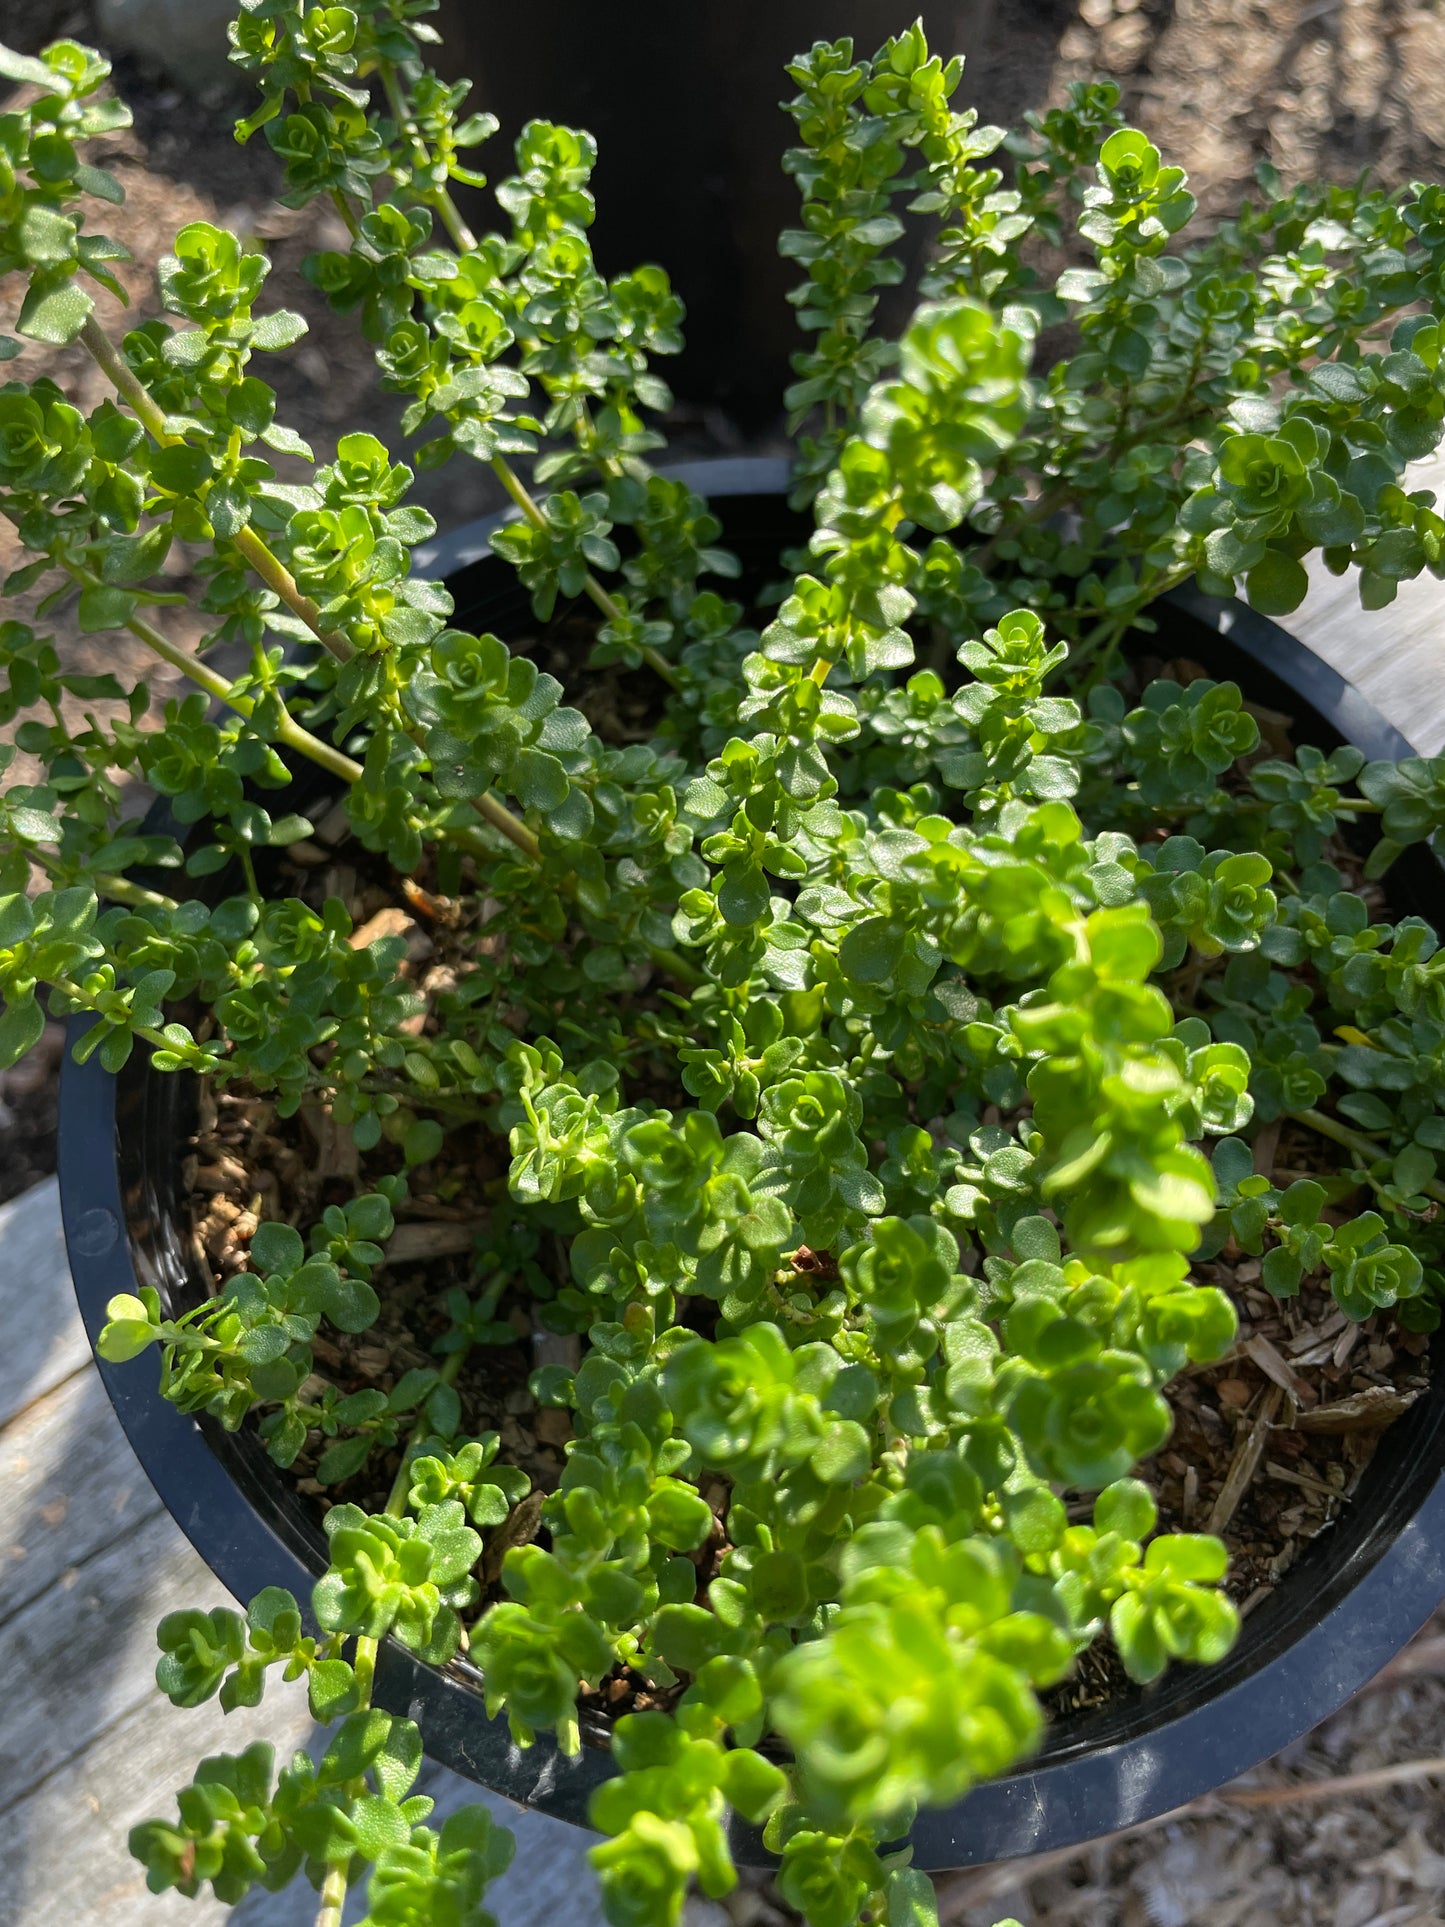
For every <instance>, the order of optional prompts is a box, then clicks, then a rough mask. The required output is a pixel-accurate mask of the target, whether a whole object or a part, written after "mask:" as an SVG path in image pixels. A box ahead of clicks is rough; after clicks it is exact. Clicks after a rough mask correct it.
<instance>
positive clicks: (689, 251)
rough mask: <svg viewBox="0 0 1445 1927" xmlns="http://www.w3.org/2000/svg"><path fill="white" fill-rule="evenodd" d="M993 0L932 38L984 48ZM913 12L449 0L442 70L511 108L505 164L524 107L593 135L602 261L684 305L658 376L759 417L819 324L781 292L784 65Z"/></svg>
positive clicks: (913, 255)
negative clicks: (653, 270) (803, 324)
mask: <svg viewBox="0 0 1445 1927" xmlns="http://www.w3.org/2000/svg"><path fill="white" fill-rule="evenodd" d="M991 5H992V0H936V4H933V5H930V6H925V7H924V8H923V9H922V12H923V16H924V25H925V27H926V28H927V30H928V35H929V43H930V45H931V46H932V48H933V50H934V51H935V52H936V53H939V54H941V55H942V56H943V57H944V58H945V59H947V58H949V57H951V56H952V55H954V54H958V53H961V54H975V53H976V52H977V51H978V49H979V47H980V45H981V43H982V40H983V36H984V30H985V22H986V18H987V15H988V13H989V11H990V10H991ZM919 11H920V9H919V4H918V0H827V4H824V0H790V4H789V5H787V6H778V5H776V4H773V0H732V4H730V5H726V6H697V5H694V6H679V5H678V4H677V0H592V3H591V4H590V5H587V6H579V5H577V4H576V0H529V4H528V5H527V6H525V7H517V8H506V7H485V8H483V7H480V6H478V5H477V4H476V0H442V5H441V11H440V13H439V15H438V17H437V25H438V29H439V31H440V33H441V35H442V45H441V47H440V49H439V50H438V56H437V57H438V59H439V60H440V61H441V62H442V64H443V66H444V67H445V69H446V72H447V74H448V75H449V76H452V75H459V74H465V75H466V76H467V77H468V78H470V79H471V80H472V81H474V82H475V83H476V94H475V97H474V98H475V101H476V104H477V105H478V106H480V107H484V108H486V109H487V110H488V111H489V112H491V113H494V114H496V115H497V117H498V119H499V120H500V121H501V123H502V129H501V136H500V139H499V140H498V141H497V143H496V144H495V145H494V146H493V147H492V148H491V149H488V150H484V157H483V158H484V165H485V166H486V169H487V172H488V174H489V175H491V176H492V177H493V178H494V179H495V178H500V176H501V175H502V174H504V173H506V172H507V171H509V164H508V165H506V166H504V165H503V161H502V155H503V154H504V153H506V154H507V155H508V163H509V151H510V146H511V143H512V141H513V140H514V139H515V137H516V135H517V134H518V133H519V132H520V131H521V129H522V127H523V126H524V125H525V124H526V122H527V121H529V120H533V119H538V120H551V121H561V122H563V123H565V124H566V125H567V126H569V127H581V128H586V130H587V131H588V132H589V133H590V134H592V135H593V136H594V137H595V139H596V141H597V146H598V158H597V171H596V175H595V177H594V180H593V188H594V190H595V193H596V197H597V225H596V229H595V233H594V240H595V244H596V248H597V257H598V261H599V264H600V265H601V267H602V269H603V271H604V272H605V273H607V274H618V273H621V272H623V271H624V270H627V269H630V268H633V267H636V266H638V265H639V264H640V263H642V262H644V261H657V262H660V264H661V265H662V266H663V267H664V268H666V269H667V271H668V274H669V276H670V277H671V279H672V282H673V285H674V287H675V288H676V289H677V291H678V293H679V294H680V295H681V296H682V298H683V300H684V301H685V302H686V303H687V310H688V314H687V322H686V336H687V347H686V350H685V352H684V353H683V355H682V357H681V358H680V360H678V361H667V362H662V363H659V365H658V372H659V374H661V375H663V376H664V377H665V378H666V379H667V380H668V381H669V382H670V383H671V384H672V386H673V387H674V388H675V390H676V391H677V394H678V396H679V399H681V400H683V401H686V402H691V403H695V404H701V405H703V406H704V407H715V408H720V409H722V410H723V411H724V412H725V413H726V414H728V415H729V416H731V417H732V418H733V419H734V420H735V421H736V422H738V423H739V424H740V425H741V426H742V427H744V428H746V429H749V430H752V429H757V428H761V427H763V426H765V425H766V424H767V423H769V422H770V421H771V420H772V418H773V416H774V414H775V413H776V410H777V406H778V397H779V396H780V395H781V394H782V392H783V390H784V388H785V387H786V385H787V383H788V381H789V380H790V379H791V377H790V375H789V357H790V356H791V355H793V354H795V353H796V352H797V351H798V350H799V349H801V348H804V347H806V346H808V345H809V341H810V339H811V338H810V337H808V336H805V335H803V334H801V333H800V332H799V329H798V324H797V317H796V314H795V312H794V310H793V309H792V307H790V306H789V304H788V301H787V299H786V296H787V291H788V290H789V288H792V287H794V286H796V285H797V283H798V282H799V281H801V280H802V279H803V273H802V270H801V269H800V267H799V265H798V263H797V262H795V261H785V260H783V259H781V258H780V257H779V254H778V236H779V234H780V233H781V231H782V230H783V229H784V228H788V227H797V226H798V224H799V197H798V187H797V183H796V182H795V181H794V180H793V178H792V177H791V175H787V174H784V172H783V169H782V160H783V151H784V149H785V148H786V147H789V146H791V145H793V143H794V142H795V141H796V138H797V132H796V129H795V127H794V125H793V122H792V121H791V119H789V117H788V116H787V115H786V114H784V113H783V111H782V109H781V107H780V105H779V103H780V102H781V101H782V100H783V99H785V98H790V97H791V96H792V95H793V94H795V93H796V92H797V87H796V86H795V84H794V83H793V82H792V81H791V80H790V79H789V78H788V75H787V73H786V71H785V68H786V65H787V63H788V61H790V60H792V59H793V58H795V57H796V56H797V55H798V54H799V53H803V52H806V51H807V49H808V48H809V47H811V46H812V44H813V42H814V41H815V40H838V39H840V38H842V37H843V36H844V35H851V36H852V38H853V41H854V44H855V49H856V52H857V53H858V54H859V55H865V54H872V53H873V52H875V51H876V49H877V48H878V47H880V46H881V45H882V44H883V42H884V41H885V40H886V39H888V38H889V36H890V35H893V34H897V33H901V32H902V31H903V30H904V29H905V28H906V27H909V26H910V25H912V23H913V21H914V20H916V19H917V18H918V15H919ZM964 92H965V95H966V94H967V86H965V89H964ZM921 245H922V228H921V226H920V227H918V228H917V229H916V230H915V231H912V232H910V234H909V235H908V236H907V237H905V240H904V242H903V244H902V253H903V255H904V257H905V260H906V262H907V265H908V267H909V271H910V274H911V273H912V271H913V269H914V268H915V267H916V265H917V262H918V258H919V254H920V250H921ZM909 305H910V304H909V302H908V300H907V297H906V296H905V295H903V294H901V293H900V294H898V295H897V296H895V297H893V298H892V299H891V302H890V304H889V306H888V309H887V312H885V317H884V323H883V331H884V332H885V333H887V332H889V331H890V328H891V325H892V323H894V322H901V320H902V318H903V316H904V315H905V314H906V312H907V309H908V307H909ZM895 309H896V312H895V311H894V310H895Z"/></svg>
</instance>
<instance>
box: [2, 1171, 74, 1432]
mask: <svg viewBox="0 0 1445 1927" xmlns="http://www.w3.org/2000/svg"><path fill="white" fill-rule="evenodd" d="M0 1304H3V1305H4V1307H5V1344H4V1346H3V1348H0V1425H4V1424H5V1422H6V1421H7V1419H11V1418H13V1417H14V1416H15V1414H16V1413H17V1412H19V1411H21V1410H23V1409H24V1407H25V1406H27V1405H30V1404H33V1403H34V1402H35V1400H36V1399H39V1398H43V1397H44V1396H45V1394H46V1393H47V1392H49V1391H53V1390H54V1388H55V1387H56V1386H57V1385H59V1384H60V1383H61V1382H62V1381H63V1380H65V1379H67V1378H69V1377H70V1376H71V1374H72V1373H73V1372H78V1371H79V1370H80V1369H81V1367H82V1366H83V1365H84V1364H85V1363H86V1361H87V1360H88V1358H89V1357H90V1347H89V1346H88V1345H87V1344H86V1342H85V1328H84V1327H83V1326H82V1324H81V1322H80V1314H79V1312H78V1311H77V1310H76V1309H75V1299H74V1296H73V1295H72V1293H71V1289H70V1267H69V1265H67V1263H66V1262H65V1241H64V1239H63V1238H62V1236H61V1232H60V1193H59V1190H58V1188H57V1186H56V1182H55V1179H54V1178H47V1179H46V1181H45V1183H44V1184H37V1185H35V1186H34V1187H33V1188H32V1189H31V1190H29V1191H27V1192H25V1193H24V1195H23V1196H21V1197H18V1198H12V1199H11V1201H10V1202H9V1204H4V1205H0Z"/></svg>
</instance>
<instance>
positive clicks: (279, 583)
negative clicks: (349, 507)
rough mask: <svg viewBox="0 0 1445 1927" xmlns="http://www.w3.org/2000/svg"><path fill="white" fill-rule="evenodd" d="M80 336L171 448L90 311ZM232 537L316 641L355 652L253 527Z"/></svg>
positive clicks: (338, 652) (151, 403) (150, 400)
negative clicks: (327, 626) (328, 626)
mask: <svg viewBox="0 0 1445 1927" xmlns="http://www.w3.org/2000/svg"><path fill="white" fill-rule="evenodd" d="M80 339H81V342H82V344H83V346H84V347H85V349H86V351H87V353H88V354H89V355H90V357H91V359H92V361H94V362H95V364H96V366H97V367H98V368H99V369H100V371H101V373H102V374H103V375H104V376H105V377H106V379H107V381H109V382H110V384H111V386H112V387H113V388H114V389H115V390H116V392H117V394H120V395H123V396H124V397H125V399H126V400H127V401H128V402H129V403H130V405H131V407H132V408H133V409H134V410H135V413H136V416H137V418H138V419H139V420H140V421H141V422H143V423H144V425H145V427H146V429H147V430H148V431H149V433H150V435H151V437H152V439H153V440H154V441H156V442H157V443H159V445H160V446H161V447H162V448H174V447H175V446H176V445H177V444H178V443H180V441H181V440H182V437H181V436H179V435H172V434H171V432H170V430H169V429H168V428H167V427H166V418H165V414H164V412H163V411H162V410H161V408H160V407H159V406H158V405H157V403H156V401H155V398H154V397H153V396H152V394H151V393H150V390H149V389H148V388H147V387H146V385H145V383H144V382H143V381H141V380H140V378H139V376H138V375H137V374H136V373H135V371H134V369H133V368H131V367H130V366H129V364H128V363H127V361H126V359H125V357H124V356H123V355H122V354H121V353H120V352H119V350H118V349H117V348H116V347H115V345H114V343H113V342H112V341H111V339H110V337H109V336H108V335H107V334H106V333H105V331H104V330H103V329H102V328H101V327H99V326H98V324H97V322H96V319H95V317H94V315H91V316H89V317H88V318H87V320H86V323H85V326H84V327H83V328H82V329H81V331H80ZM231 539H232V541H233V542H234V543H235V545H236V547H237V548H238V549H239V550H240V551H241V553H242V555H244V556H245V558H246V560H247V562H248V563H249V564H250V566H251V567H252V568H253V569H254V570H255V572H256V574H257V575H259V576H260V578H261V580H262V581H263V582H264V583H265V584H266V587H267V588H268V589H270V590H272V591H273V593H274V594H276V595H278V596H279V597H280V598H281V600H282V601H283V602H284V603H285V604H286V606H287V608H288V609H290V610H291V612H292V614H293V615H296V616H299V617H300V618H301V620H302V621H303V622H304V623H305V624H306V626H307V628H308V629H310V630H311V632H312V634H313V635H314V636H315V637H316V639H317V641H318V642H320V643H322V644H323V645H324V646H325V647H326V648H327V649H328V650H330V652H331V654H332V655H333V656H335V657H336V658H337V660H338V661H339V662H346V661H348V660H349V659H350V657H351V656H353V655H354V654H355V653H356V652H355V650H354V649H353V648H352V646H351V644H350V642H349V641H348V640H347V639H346V637H345V636H343V635H339V634H338V633H337V632H336V631H335V630H334V629H327V628H326V627H325V626H324V624H323V623H322V620H321V612H320V611H319V610H318V608H317V607H316V604H315V603H314V602H313V601H312V600H311V598H310V596H308V595H303V594H302V592H301V590H300V589H299V588H298V587H297V585H296V580H295V577H294V576H293V575H292V574H291V572H290V570H289V569H288V568H287V567H286V566H285V564H284V563H283V562H282V561H281V560H280V558H279V557H277V556H276V555H274V554H273V553H272V551H271V550H270V549H269V548H268V547H267V545H266V543H265V542H263V541H262V539H261V537H260V536H259V535H257V533H256V531H255V530H254V529H251V528H244V529H241V530H239V531H238V532H237V533H236V534H235V535H234V536H233V537H232V538H231Z"/></svg>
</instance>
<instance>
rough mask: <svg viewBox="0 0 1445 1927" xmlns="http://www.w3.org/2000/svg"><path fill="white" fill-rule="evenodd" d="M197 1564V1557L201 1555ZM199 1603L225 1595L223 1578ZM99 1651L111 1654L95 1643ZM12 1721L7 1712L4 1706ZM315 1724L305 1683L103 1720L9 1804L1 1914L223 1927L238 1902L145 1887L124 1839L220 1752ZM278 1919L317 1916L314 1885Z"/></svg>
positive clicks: (30, 1923) (33, 1919) (29, 1921)
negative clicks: (236, 1699) (255, 1696)
mask: <svg viewBox="0 0 1445 1927" xmlns="http://www.w3.org/2000/svg"><path fill="white" fill-rule="evenodd" d="M196 1563H197V1565H198V1566H199V1563H200V1562H199V1561H197V1562H196ZM201 1603H204V1604H205V1605H207V1606H213V1605H217V1604H219V1603H221V1594H220V1590H219V1588H218V1587H217V1586H216V1584H215V1582H214V1580H213V1581H212V1582H211V1588H210V1591H209V1593H208V1594H205V1595H204V1597H203V1599H202V1600H201ZM93 1657H94V1659H95V1660H96V1661H97V1662H99V1661H100V1659H101V1658H102V1654H101V1653H99V1652H96V1653H95V1654H94V1655H93ZM7 1723H8V1713H7ZM310 1730H311V1723H310V1721H309V1719H308V1717H307V1714H306V1702H305V1698H304V1696H302V1695H301V1694H300V1693H299V1692H297V1693H295V1694H286V1693H282V1694H279V1695H276V1696H271V1695H268V1697H267V1701H266V1703H265V1704H263V1705H261V1706H259V1707H253V1708H247V1709H245V1710H243V1711H239V1712H236V1713H232V1714H230V1715H223V1714H222V1713H221V1711H220V1708H219V1707H218V1706H217V1705H216V1703H215V1701H214V1700H213V1701H212V1702H211V1703H210V1704H209V1705H207V1706H200V1707H196V1708H194V1709H193V1710H191V1711H189V1712H177V1711H176V1710H175V1708H174V1707H171V1706H169V1705H167V1704H166V1702H165V1701H164V1700H163V1699H162V1698H161V1696H160V1694H159V1693H157V1692H156V1691H155V1690H154V1688H152V1692H151V1695H150V1696H149V1697H148V1698H147V1699H145V1700H144V1701H142V1702H141V1703H140V1704H139V1705H136V1706H133V1707H132V1708H131V1709H130V1710H129V1712H128V1713H126V1714H125V1715H124V1716H123V1717H122V1718H121V1719H119V1720H118V1721H117V1722H116V1723H115V1724H114V1725H111V1726H109V1727H107V1728H106V1729H105V1730H104V1731H101V1732H98V1733H96V1734H95V1735H94V1737H93V1738H92V1739H91V1741H90V1743H89V1744H88V1745H87V1746H85V1748H84V1749H83V1750H82V1751H81V1752H80V1753H78V1754H77V1755H76V1756H75V1757H74V1758H73V1759H72V1760H71V1761H70V1762H69V1763H68V1764H67V1765H66V1766H64V1767H62V1768H60V1769H59V1770H58V1771H56V1772H54V1773H53V1774H52V1775H51V1776H50V1777H49V1778H48V1779H46V1780H44V1781H43V1782H41V1783H40V1784H38V1785H36V1786H35V1787H34V1788H33V1790H32V1791H31V1792H30V1793H29V1794H28V1795H27V1796H26V1798H25V1799H23V1800H21V1801H20V1802H19V1803H18V1804H17V1805H15V1806H12V1807H11V1808H10V1809H9V1811H8V1812H6V1813H3V1814H0V1923H4V1927H82V1923H83V1927H92V1923H94V1927H221V1924H222V1923H223V1922H225V1921H228V1920H229V1919H230V1918H231V1916H232V1913H233V1912H234V1910H233V1909H232V1908H230V1907H226V1906H223V1905H222V1904H221V1903H220V1902H219V1901H217V1900H214V1899H213V1898H211V1896H210V1890H209V1889H207V1890H206V1894H205V1897H203V1898H197V1899H196V1900H185V1899H183V1898H181V1896H179V1895H178V1894H174V1893H171V1894H163V1895H160V1896H157V1895H154V1894H150V1893H148V1892H147V1891H146V1885H145V1874H144V1871H143V1869H142V1868H141V1866H140V1864H139V1863H138V1862H137V1861H135V1860H132V1859H131V1857H130V1854H129V1853H128V1852H127V1849H126V1836H127V1834H128V1833H129V1831H130V1829H131V1828H132V1827H133V1826H137V1825H139V1823H140V1822H141V1821H143V1820H150V1819H161V1818H173V1817H174V1814H175V1798H174V1794H175V1789H176V1788H177V1787H178V1786H180V1785H183V1784H184V1783H185V1782H186V1781H187V1780H189V1779H190V1777H191V1774H192V1772H193V1771H194V1769H195V1766H196V1765H197V1764H198V1762H199V1761H200V1760H201V1759H203V1758H204V1757H205V1756H206V1755H208V1754H211V1753H219V1752H227V1753H238V1752H240V1751H241V1750H242V1748H243V1747H245V1746H247V1745H249V1744H250V1743H251V1742H252V1741H253V1740H260V1739H264V1740H270V1741H271V1742H272V1743H273V1744H274V1745H275V1747H276V1751H277V1755H278V1757H279V1758H287V1757H289V1755H290V1754H291V1753H292V1752H293V1751H294V1750H295V1749H296V1747H298V1746H299V1745H301V1743H302V1742H303V1740H304V1739H305V1737H306V1735H307V1734H308V1733H309V1731H310ZM294 1898H295V1901H296V1903H297V1911H296V1912H294V1913H292V1914H291V1915H289V1916H280V1917H278V1918H279V1919H282V1920H285V1921H286V1922H287V1927H289V1924H290V1922H293V1921H294V1922H295V1923H296V1927H300V1924H301V1923H302V1922H308V1923H309V1922H311V1921H314V1920H315V1917H316V1909H315V1905H314V1902H313V1904H312V1907H311V1911H310V1913H309V1914H308V1913H307V1912H306V1911H305V1908H304V1901H305V1898H306V1896H305V1895H304V1893H303V1892H301V1891H298V1892H297V1894H296V1895H295V1896H294Z"/></svg>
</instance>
